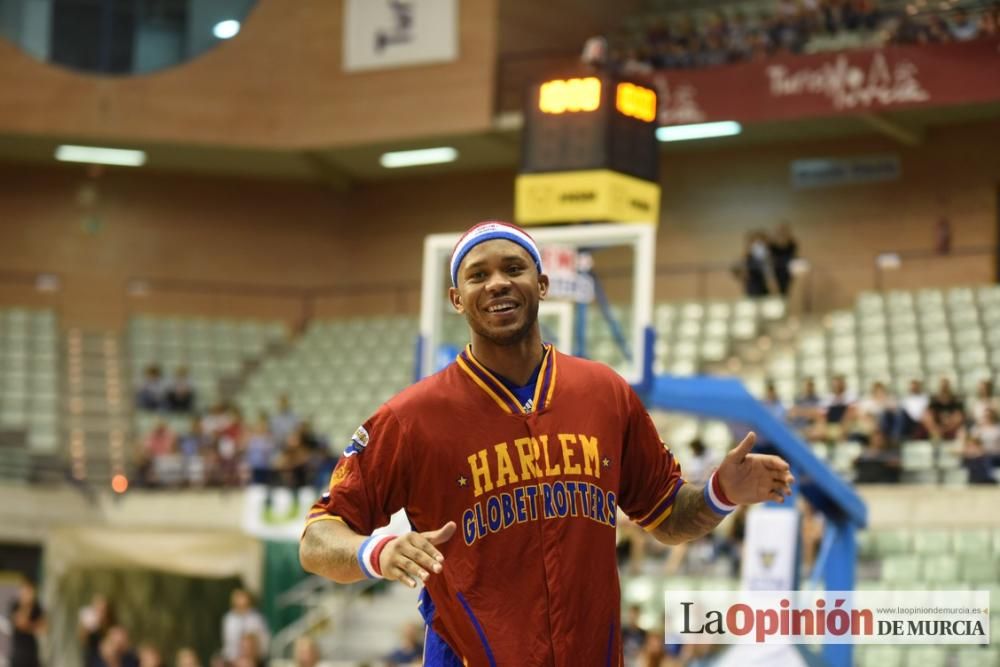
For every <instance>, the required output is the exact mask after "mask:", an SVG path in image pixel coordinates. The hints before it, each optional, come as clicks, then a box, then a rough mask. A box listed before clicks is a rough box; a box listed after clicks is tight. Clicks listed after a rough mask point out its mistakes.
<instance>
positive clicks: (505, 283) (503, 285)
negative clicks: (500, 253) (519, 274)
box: [486, 271, 510, 294]
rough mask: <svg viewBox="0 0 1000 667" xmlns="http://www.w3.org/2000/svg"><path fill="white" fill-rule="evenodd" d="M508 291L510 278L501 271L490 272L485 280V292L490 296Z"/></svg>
mask: <svg viewBox="0 0 1000 667" xmlns="http://www.w3.org/2000/svg"><path fill="white" fill-rule="evenodd" d="M508 289H510V278H509V277H508V276H507V275H506V274H504V272H503V271H494V272H492V273H491V274H490V275H489V277H488V278H487V280H486V291H487V292H489V293H490V294H496V293H502V292H504V291H506V290H508Z"/></svg>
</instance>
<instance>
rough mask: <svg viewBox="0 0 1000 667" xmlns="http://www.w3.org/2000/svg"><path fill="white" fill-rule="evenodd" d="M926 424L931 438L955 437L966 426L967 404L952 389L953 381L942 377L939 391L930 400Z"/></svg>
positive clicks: (948, 438) (925, 419) (925, 418)
mask: <svg viewBox="0 0 1000 667" xmlns="http://www.w3.org/2000/svg"><path fill="white" fill-rule="evenodd" d="M924 426H925V427H926V428H927V432H928V433H929V434H930V437H931V438H934V439H942V438H943V439H947V440H950V439H953V438H955V437H957V436H958V434H959V431H960V430H962V428H963V427H964V426H965V406H964V405H963V403H962V399H961V398H959V397H958V396H956V395H955V394H954V393H953V392H952V390H951V381H950V380H949V379H948V378H941V382H940V383H939V384H938V391H937V393H936V394H934V396H933V397H932V398H931V400H930V406H929V408H928V411H927V413H926V414H925V417H924Z"/></svg>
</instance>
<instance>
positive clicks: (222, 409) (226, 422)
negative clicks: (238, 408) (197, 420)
mask: <svg viewBox="0 0 1000 667" xmlns="http://www.w3.org/2000/svg"><path fill="white" fill-rule="evenodd" d="M232 421H233V415H232V413H230V412H229V410H228V409H227V407H226V404H225V403H222V402H219V403H216V404H215V405H213V406H212V408H211V409H210V410H209V411H208V414H206V415H205V416H204V417H202V421H201V427H202V429H203V430H204V432H205V435H206V436H207V437H208V438H210V439H212V440H214V439H215V438H217V437H219V434H220V433H222V432H223V431H225V430H226V429H227V428H229V427H230V425H231V424H232Z"/></svg>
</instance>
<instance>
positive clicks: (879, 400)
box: [857, 382, 905, 444]
mask: <svg viewBox="0 0 1000 667" xmlns="http://www.w3.org/2000/svg"><path fill="white" fill-rule="evenodd" d="M857 416H858V423H859V426H860V429H861V432H862V433H864V434H866V435H867V436H868V437H871V434H872V433H874V432H875V431H879V432H881V433H882V435H884V436H885V437H886V438H888V440H889V443H890V444H898V443H899V441H900V440H901V439H902V435H903V428H904V426H905V421H904V419H903V414H902V412H901V411H900V409H899V405H898V404H897V403H896V400H895V399H894V398H893V397H892V396H891V395H890V394H889V391H888V390H887V389H886V387H885V383H883V382H873V383H872V389H871V393H870V394H869V395H868V396H866V397H865V398H863V399H861V400H860V401H858V403H857Z"/></svg>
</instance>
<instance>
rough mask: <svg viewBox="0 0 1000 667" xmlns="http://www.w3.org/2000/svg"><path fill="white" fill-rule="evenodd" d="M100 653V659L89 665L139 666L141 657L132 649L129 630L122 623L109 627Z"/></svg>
mask: <svg viewBox="0 0 1000 667" xmlns="http://www.w3.org/2000/svg"><path fill="white" fill-rule="evenodd" d="M98 653H99V656H98V660H97V661H96V662H95V663H94V664H93V665H91V666H89V667H139V658H138V657H137V656H136V654H135V653H134V652H133V651H132V645H131V642H130V641H129V637H128V632H127V631H126V630H125V628H123V627H122V626H120V625H115V626H112V627H110V628H108V633H107V635H105V637H104V639H103V640H101V646H100V648H99V650H98Z"/></svg>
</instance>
